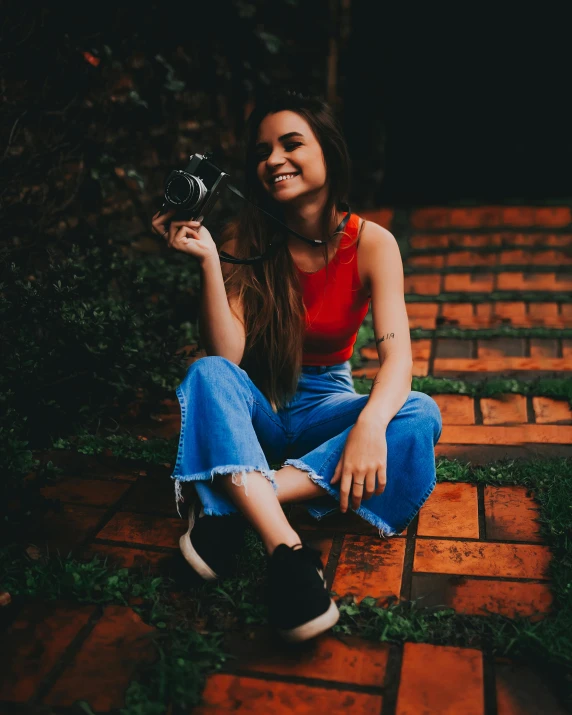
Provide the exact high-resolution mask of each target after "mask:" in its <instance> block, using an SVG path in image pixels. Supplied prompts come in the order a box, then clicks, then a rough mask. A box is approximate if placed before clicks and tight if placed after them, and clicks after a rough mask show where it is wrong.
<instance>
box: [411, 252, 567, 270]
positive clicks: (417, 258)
mask: <svg viewBox="0 0 572 715" xmlns="http://www.w3.org/2000/svg"><path fill="white" fill-rule="evenodd" d="M405 265H406V266H407V267H409V268H422V267H427V268H453V267H455V266H467V267H474V266H531V267H534V266H535V265H537V266H538V265H542V266H558V265H561V266H562V265H567V266H572V251H571V249H570V248H568V249H567V250H562V251H559V250H550V251H525V250H522V249H514V250H507V251H499V252H495V253H492V252H490V253H487V252H477V251H451V252H447V253H427V254H410V255H408V256H407V259H406V262H405Z"/></svg>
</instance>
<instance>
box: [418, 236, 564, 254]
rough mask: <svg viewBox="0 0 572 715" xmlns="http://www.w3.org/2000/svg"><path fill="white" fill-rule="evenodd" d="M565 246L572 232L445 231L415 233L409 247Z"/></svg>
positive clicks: (420, 248) (431, 248)
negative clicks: (479, 232)
mask: <svg viewBox="0 0 572 715" xmlns="http://www.w3.org/2000/svg"><path fill="white" fill-rule="evenodd" d="M547 246H549V247H550V248H563V247H566V246H572V233H485V234H478V233H477V234H475V233H443V234H434V233H433V234H420V233H416V234H413V235H412V236H411V237H410V239H409V247H410V248H411V249H412V250H413V251H423V250H434V249H439V248H443V249H445V248H448V249H460V248H502V247H504V248H515V247H525V248H540V249H543V248H546V247H547Z"/></svg>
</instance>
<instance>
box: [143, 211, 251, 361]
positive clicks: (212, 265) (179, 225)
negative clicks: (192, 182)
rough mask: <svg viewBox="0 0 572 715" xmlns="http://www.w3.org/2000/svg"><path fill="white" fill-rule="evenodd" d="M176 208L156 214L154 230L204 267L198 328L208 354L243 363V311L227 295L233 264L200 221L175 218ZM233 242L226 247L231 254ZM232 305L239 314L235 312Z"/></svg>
mask: <svg viewBox="0 0 572 715" xmlns="http://www.w3.org/2000/svg"><path fill="white" fill-rule="evenodd" d="M174 214H175V211H167V212H166V213H164V214H160V212H157V213H156V214H155V216H153V221H152V226H153V231H154V232H155V233H156V234H157V235H158V236H162V237H163V238H164V239H165V240H166V241H167V243H168V245H169V247H170V248H175V249H176V250H178V251H182V252H183V253H188V254H189V255H191V256H192V257H193V258H195V259H196V260H197V261H198V263H199V265H200V267H201V307H200V311H199V331H200V335H201V339H202V341H203V344H204V346H205V349H206V353H207V355H219V356H220V357H224V358H227V360H230V361H231V362H234V363H236V364H237V365H239V364H240V362H241V361H242V356H243V355H244V346H245V344H246V334H245V329H244V311H243V310H242V307H241V306H240V305H239V304H238V300H237V299H236V298H235V299H233V298H230V299H228V298H227V295H226V290H225V287H224V275H226V271H227V270H229V269H230V264H228V263H225V262H222V261H221V260H220V258H219V254H218V250H217V247H216V244H215V242H214V241H213V238H212V236H211V234H210V232H209V230H208V229H207V227H206V226H201V224H200V223H198V222H197V221H172V219H173V217H174ZM233 243H234V242H233V241H227V242H226V243H225V244H224V246H225V248H227V249H228V250H229V252H230V253H231V254H232V251H233V249H234V245H233ZM231 308H232V309H233V310H234V312H235V313H236V315H233V313H232V310H231Z"/></svg>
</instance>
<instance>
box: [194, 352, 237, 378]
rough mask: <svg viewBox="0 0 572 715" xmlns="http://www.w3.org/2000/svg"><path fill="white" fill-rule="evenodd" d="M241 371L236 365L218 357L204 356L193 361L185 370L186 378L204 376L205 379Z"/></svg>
mask: <svg viewBox="0 0 572 715" xmlns="http://www.w3.org/2000/svg"><path fill="white" fill-rule="evenodd" d="M238 371H242V370H241V368H239V367H238V365H237V364H236V363H234V362H232V361H231V360H228V359H227V358H225V357H221V356H220V355H206V356H205V357H202V358H199V359H198V360H195V362H194V363H192V365H190V366H189V369H188V370H187V374H186V378H188V377H189V376H191V375H201V376H202V375H204V376H205V377H207V378H208V377H218V376H220V375H221V374H225V373H226V374H229V373H236V372H238Z"/></svg>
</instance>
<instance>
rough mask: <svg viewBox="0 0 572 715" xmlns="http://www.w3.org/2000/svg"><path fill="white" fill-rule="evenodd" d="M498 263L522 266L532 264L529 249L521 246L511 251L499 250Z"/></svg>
mask: <svg viewBox="0 0 572 715" xmlns="http://www.w3.org/2000/svg"><path fill="white" fill-rule="evenodd" d="M499 263H500V265H501V266H522V265H528V264H533V263H534V261H533V260H532V255H531V253H530V251H527V250H525V249H522V248H515V249H513V250H512V251H501V253H500V255H499Z"/></svg>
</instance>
